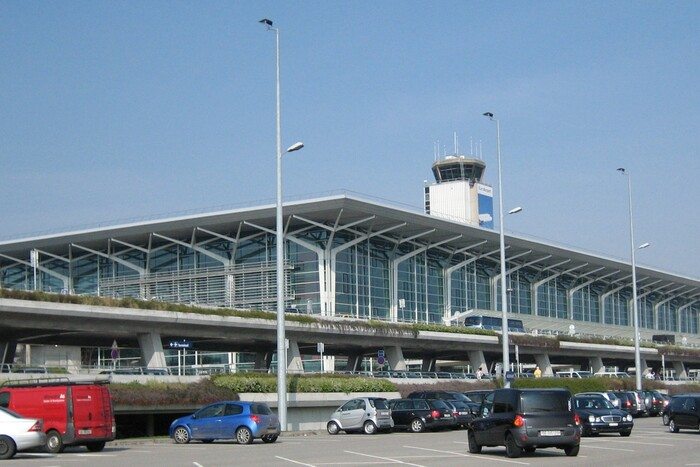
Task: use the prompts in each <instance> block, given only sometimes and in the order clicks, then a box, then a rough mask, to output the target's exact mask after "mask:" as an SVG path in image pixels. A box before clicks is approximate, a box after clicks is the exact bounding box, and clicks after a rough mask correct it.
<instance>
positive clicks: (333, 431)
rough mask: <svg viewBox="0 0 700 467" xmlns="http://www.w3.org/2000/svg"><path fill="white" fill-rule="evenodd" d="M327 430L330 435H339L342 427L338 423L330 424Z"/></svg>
mask: <svg viewBox="0 0 700 467" xmlns="http://www.w3.org/2000/svg"><path fill="white" fill-rule="evenodd" d="M326 429H327V430H328V434H329V435H337V434H338V433H340V426H338V424H337V423H336V422H328V426H326Z"/></svg>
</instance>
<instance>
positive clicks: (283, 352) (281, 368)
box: [260, 18, 304, 431]
mask: <svg viewBox="0 0 700 467" xmlns="http://www.w3.org/2000/svg"><path fill="white" fill-rule="evenodd" d="M260 22H261V23H262V24H264V25H265V26H267V29H268V31H274V32H275V36H276V39H277V40H276V42H277V79H276V81H277V204H276V210H275V214H276V221H275V243H276V257H275V260H276V266H277V272H276V281H277V416H278V418H279V421H280V425H281V428H282V431H286V429H287V339H286V337H285V323H284V230H283V225H282V123H281V116H280V31H279V28H273V27H272V21H271V20H269V19H267V18H265V19H261V20H260ZM303 147H304V144H303V143H296V144H294V145H292V146H291V147H289V148H288V149H287V152H292V151H298V150H299V149H301V148H303Z"/></svg>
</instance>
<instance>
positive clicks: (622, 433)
mask: <svg viewBox="0 0 700 467" xmlns="http://www.w3.org/2000/svg"><path fill="white" fill-rule="evenodd" d="M631 434H632V430H622V431H621V432H620V436H625V437H627V436H629V435H631Z"/></svg>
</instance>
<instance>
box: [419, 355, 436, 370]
mask: <svg viewBox="0 0 700 467" xmlns="http://www.w3.org/2000/svg"><path fill="white" fill-rule="evenodd" d="M436 360H437V359H436V358H435V357H424V358H423V364H422V365H421V368H420V371H435V361H436Z"/></svg>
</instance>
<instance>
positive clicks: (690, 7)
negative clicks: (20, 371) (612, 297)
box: [0, 0, 700, 278]
mask: <svg viewBox="0 0 700 467" xmlns="http://www.w3.org/2000/svg"><path fill="white" fill-rule="evenodd" d="M262 18H270V19H272V20H273V21H274V23H275V26H277V27H279V29H280V32H281V63H282V80H281V83H282V140H283V146H284V147H285V148H286V147H287V146H290V145H291V144H293V143H294V142H296V141H303V142H304V143H305V145H306V147H305V148H304V149H303V150H302V151H299V152H296V153H293V154H290V155H288V156H285V159H284V194H285V199H306V198H310V197H313V196H316V195H323V194H337V193H339V192H341V191H350V192H354V193H357V194H361V195H363V196H365V197H371V198H379V199H381V200H385V201H388V202H393V203H400V204H404V205H409V206H413V207H415V208H416V209H420V208H421V206H422V203H423V181H424V180H432V174H431V171H430V166H431V164H432V162H433V160H434V156H435V147H436V143H437V142H439V147H440V153H441V154H442V153H445V152H446V153H452V152H454V143H453V140H454V137H453V135H454V133H455V132H456V133H457V135H458V137H459V146H460V152H463V153H464V152H466V153H469V151H470V141H473V142H474V143H475V144H477V145H480V146H481V148H482V152H483V158H484V160H485V161H486V163H487V164H488V167H487V171H486V177H485V179H486V182H488V183H490V184H492V185H494V188H496V187H497V181H498V179H497V163H496V162H497V159H496V127H495V124H494V123H493V122H490V121H489V120H488V119H486V118H485V117H483V116H482V114H483V113H484V112H486V111H490V112H493V113H494V114H495V115H496V118H498V119H499V120H500V123H501V144H502V155H503V187H504V203H505V207H506V209H508V208H510V207H514V206H522V207H523V208H524V210H523V212H522V213H520V214H518V215H517V216H512V217H509V218H508V219H507V221H506V231H507V232H508V233H513V234H516V235H521V236H526V237H529V238H533V239H536V240H543V241H546V242H549V243H556V244H562V245H564V246H567V247H573V248H576V249H579V250H583V251H587V252H592V253H598V254H602V255H605V256H611V257H613V258H615V259H621V260H624V261H629V257H630V243H629V218H628V212H629V211H628V204H627V203H628V198H627V193H628V191H627V178H626V177H624V176H622V175H621V174H620V173H619V172H617V171H616V169H617V168H618V167H625V168H626V169H627V171H628V173H629V174H630V175H631V180H632V189H633V205H634V225H635V237H636V238H635V239H636V243H637V244H641V243H644V242H650V243H651V244H652V246H651V247H650V248H648V249H645V250H642V251H639V252H638V254H637V263H638V265H640V266H647V267H652V268H655V269H661V270H664V271H668V272H674V273H680V274H683V275H687V276H690V277H694V278H698V277H700V270H699V269H698V264H699V263H700V240H698V238H699V235H700V209H698V206H697V205H698V202H699V201H700V182H699V181H698V178H699V176H700V157H699V154H698V150H699V148H700V27H699V25H700V2H698V1H695V0H686V1H674V0H671V1H663V2H661V1H585V2H582V1H567V0H562V1H531V2H523V1H432V2H428V1H424V0H421V1H414V0H409V1H376V0H371V1H364V0H362V1H328V0H318V1H316V0H307V1H294V0H287V1H274V2H273V1H252V0H251V1H156V0H151V1H145V2H144V1H141V0H139V1H128V0H125V1H99V0H98V1H94V0H90V1H60V2H59V1H32V0H21V1H20V0H5V1H2V2H0V34H1V37H0V162H2V165H1V168H0V187H2V193H3V196H2V198H1V199H0V238H2V239H5V240H7V239H9V238H12V237H23V236H28V235H30V234H38V233H40V232H46V231H56V230H74V229H75V228H78V227H85V226H93V225H95V224H103V225H106V224H114V223H118V222H122V221H125V220H133V219H135V218H147V217H167V216H170V215H172V214H175V213H182V212H184V211H187V210H193V209H196V210H207V209H209V208H211V210H214V209H221V208H227V207H237V206H240V205H249V206H254V205H262V204H272V203H274V200H275V168H276V166H275V157H276V156H275V154H276V136H275V35H274V33H272V32H268V31H266V30H265V27H264V26H262V25H261V24H260V23H258V21H259V20H260V19H262ZM494 201H495V203H497V200H494ZM496 206H497V204H496Z"/></svg>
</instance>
